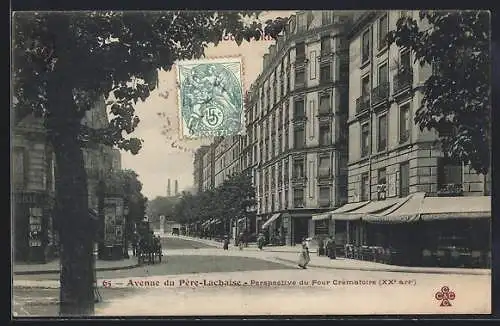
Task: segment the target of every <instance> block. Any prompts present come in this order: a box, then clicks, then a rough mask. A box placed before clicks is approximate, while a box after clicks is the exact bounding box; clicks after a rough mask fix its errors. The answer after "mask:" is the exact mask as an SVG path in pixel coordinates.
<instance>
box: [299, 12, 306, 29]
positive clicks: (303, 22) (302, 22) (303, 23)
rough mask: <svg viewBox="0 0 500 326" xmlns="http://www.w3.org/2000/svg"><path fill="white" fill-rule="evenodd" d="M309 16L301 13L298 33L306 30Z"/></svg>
mask: <svg viewBox="0 0 500 326" xmlns="http://www.w3.org/2000/svg"><path fill="white" fill-rule="evenodd" d="M306 19H307V16H306V13H301V14H298V15H297V31H298V32H302V31H305V30H306V27H307V20H306Z"/></svg>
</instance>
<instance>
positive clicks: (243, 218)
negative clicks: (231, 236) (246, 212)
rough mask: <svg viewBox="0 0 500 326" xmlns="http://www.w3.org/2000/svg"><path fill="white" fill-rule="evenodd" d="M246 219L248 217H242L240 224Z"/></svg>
mask: <svg viewBox="0 0 500 326" xmlns="http://www.w3.org/2000/svg"><path fill="white" fill-rule="evenodd" d="M245 219H246V217H242V218H240V219H239V220H238V223H241V222H243V221H245Z"/></svg>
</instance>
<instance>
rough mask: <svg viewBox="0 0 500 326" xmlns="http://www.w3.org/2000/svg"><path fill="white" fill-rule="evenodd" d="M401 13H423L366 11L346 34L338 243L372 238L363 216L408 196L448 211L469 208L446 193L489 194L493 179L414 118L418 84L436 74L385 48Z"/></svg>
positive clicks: (404, 51)
mask: <svg viewBox="0 0 500 326" xmlns="http://www.w3.org/2000/svg"><path fill="white" fill-rule="evenodd" d="M402 15H412V16H413V17H414V18H418V12H417V11H396V10H393V11H367V12H365V13H364V14H363V15H362V16H360V17H359V18H358V19H357V20H356V22H355V24H354V26H353V28H352V30H351V31H350V33H349V117H348V121H347V126H348V130H349V162H348V175H349V177H348V202H349V203H348V204H347V205H345V206H344V207H342V208H341V209H340V211H341V212H338V214H336V215H335V214H334V216H337V220H336V223H335V227H336V236H337V240H338V242H340V243H355V244H366V243H367V241H368V242H369V241H370V240H369V238H370V234H369V232H367V230H368V227H369V226H367V225H365V224H364V223H361V222H359V217H361V216H366V215H369V214H375V213H380V212H384V210H386V209H389V208H391V207H392V208H394V207H397V205H402V203H403V202H405V200H407V199H408V198H409V197H408V196H409V195H413V194H423V195H424V196H425V197H433V196H440V197H441V198H440V202H441V204H442V208H443V209H445V210H446V209H450V211H449V213H450V214H451V213H452V212H454V209H455V210H457V209H458V210H459V211H460V210H464V211H466V210H467V208H466V207H453V205H455V206H456V203H457V201H456V200H454V199H449V198H452V197H454V196H478V197H484V196H488V195H490V185H489V184H490V181H489V176H483V175H479V174H477V173H476V172H475V171H473V170H471V169H470V168H469V167H468V166H463V165H462V164H461V163H456V162H453V161H452V160H450V159H448V158H446V157H444V155H443V152H442V151H441V150H440V148H439V144H437V143H436V142H435V140H436V139H437V135H436V133H435V132H434V131H427V130H424V131H421V130H420V129H419V128H418V126H417V125H416V124H415V123H414V116H415V112H416V110H417V109H418V107H419V106H420V103H421V100H422V92H421V87H422V86H423V84H424V82H425V81H426V80H427V78H428V77H429V76H431V74H432V73H436V71H433V69H432V67H431V66H428V65H426V66H421V65H420V64H419V63H415V62H414V57H413V54H412V53H411V52H410V51H409V50H408V49H405V48H399V47H397V46H396V45H395V44H393V45H391V46H387V44H386V42H385V39H386V35H387V33H388V32H389V30H393V29H395V28H396V22H397V20H398V19H399V18H400V17H401V16H402ZM420 24H424V23H423V22H421V21H420ZM422 27H424V28H425V26H424V25H422ZM477 200H479V201H481V200H482V199H481V198H478V199H477ZM477 200H476V201H477ZM448 202H449V203H455V204H450V205H451V206H450V205H448V204H447V203H448ZM463 202H464V203H465V202H467V203H469V204H470V205H473V206H474V205H475V204H474V199H472V200H467V201H463ZM482 202H484V201H482ZM417 206H418V205H417ZM417 206H415V208H414V209H415V210H417V208H418V207H417ZM444 207H447V208H444ZM484 210H488V207H485V208H484ZM347 211H349V213H350V215H349V214H345V215H346V216H347V217H346V216H342V214H341V213H345V212H347ZM334 213H335V212H334ZM410 213H411V212H408V214H410ZM414 213H415V214H416V213H417V212H416V211H415V212H414ZM394 214H395V213H394ZM394 214H393V215H394ZM490 214H491V213H490ZM349 216H350V217H349ZM334 218H335V217H334ZM342 220H347V222H346V221H342ZM349 220H351V221H349ZM399 233H400V234H403V232H402V231H401V232H399ZM404 234H406V233H404ZM413 234H418V232H416V233H415V232H413ZM407 241H410V240H408V239H407Z"/></svg>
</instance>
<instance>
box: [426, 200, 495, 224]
mask: <svg viewBox="0 0 500 326" xmlns="http://www.w3.org/2000/svg"><path fill="white" fill-rule="evenodd" d="M420 217H421V219H422V220H424V221H432V220H448V219H463V218H491V196H466V197H426V198H424V201H423V203H422V209H421V211H420Z"/></svg>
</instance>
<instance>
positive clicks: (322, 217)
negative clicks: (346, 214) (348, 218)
mask: <svg viewBox="0 0 500 326" xmlns="http://www.w3.org/2000/svg"><path fill="white" fill-rule="evenodd" d="M330 217H332V212H326V213H321V214H314V215H313V216H312V220H313V221H323V220H328V219H329V218H330Z"/></svg>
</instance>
